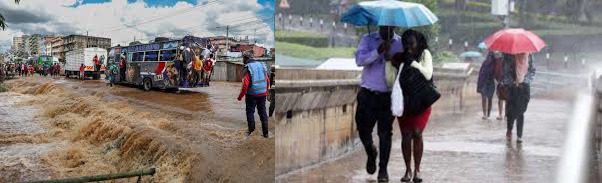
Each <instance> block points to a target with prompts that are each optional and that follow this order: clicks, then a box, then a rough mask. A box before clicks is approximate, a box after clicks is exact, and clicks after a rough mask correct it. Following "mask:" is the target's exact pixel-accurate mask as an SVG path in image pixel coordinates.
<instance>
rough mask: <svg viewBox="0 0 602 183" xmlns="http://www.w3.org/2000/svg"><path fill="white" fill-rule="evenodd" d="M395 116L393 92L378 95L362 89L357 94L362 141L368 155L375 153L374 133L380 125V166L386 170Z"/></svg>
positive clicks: (356, 116)
mask: <svg viewBox="0 0 602 183" xmlns="http://www.w3.org/2000/svg"><path fill="white" fill-rule="evenodd" d="M394 119H395V118H394V117H393V114H392V113H391V92H385V93H377V92H372V91H370V90H368V89H366V88H362V89H361V90H360V91H359V93H358V94H357V111H356V113H355V122H356V124H357V131H358V133H359V135H360V140H361V141H362V144H363V145H364V149H365V150H366V153H367V154H368V155H372V154H374V153H376V152H374V150H375V149H374V143H373V142H372V131H373V129H374V125H376V124H378V129H377V131H378V139H379V151H380V153H379V155H380V161H379V164H378V166H379V167H380V168H381V169H386V168H387V164H388V163H389V154H390V153H391V136H393V132H392V131H393V120H394Z"/></svg>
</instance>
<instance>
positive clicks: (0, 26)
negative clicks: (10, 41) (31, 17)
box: [0, 0, 21, 30]
mask: <svg viewBox="0 0 602 183" xmlns="http://www.w3.org/2000/svg"><path fill="white" fill-rule="evenodd" d="M20 1H21V0H15V3H17V4H19V2H20ZM0 29H2V30H4V29H6V20H5V19H4V16H2V14H0Z"/></svg>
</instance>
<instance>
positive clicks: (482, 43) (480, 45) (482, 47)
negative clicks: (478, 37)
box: [477, 42, 487, 50]
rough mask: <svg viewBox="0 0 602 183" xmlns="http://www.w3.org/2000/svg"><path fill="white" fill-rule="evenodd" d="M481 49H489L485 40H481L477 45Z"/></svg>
mask: <svg viewBox="0 0 602 183" xmlns="http://www.w3.org/2000/svg"><path fill="white" fill-rule="evenodd" d="M477 47H478V48H479V49H483V50H484V49H487V45H486V44H485V42H481V43H479V45H478V46H477Z"/></svg>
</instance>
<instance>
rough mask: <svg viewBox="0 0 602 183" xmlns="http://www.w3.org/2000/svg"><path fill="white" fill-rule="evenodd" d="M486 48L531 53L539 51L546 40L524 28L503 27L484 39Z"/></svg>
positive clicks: (505, 51)
mask: <svg viewBox="0 0 602 183" xmlns="http://www.w3.org/2000/svg"><path fill="white" fill-rule="evenodd" d="M485 44H487V48H488V49H489V50H492V51H501V52H504V53H510V54H515V53H533V52H539V51H540V50H541V49H542V48H543V47H545V46H546V42H544V41H543V40H541V38H539V36H537V35H535V34H534V33H533V32H531V31H527V30H525V29H503V30H499V31H497V32H496V33H494V34H493V35H491V36H489V37H488V38H487V39H485Z"/></svg>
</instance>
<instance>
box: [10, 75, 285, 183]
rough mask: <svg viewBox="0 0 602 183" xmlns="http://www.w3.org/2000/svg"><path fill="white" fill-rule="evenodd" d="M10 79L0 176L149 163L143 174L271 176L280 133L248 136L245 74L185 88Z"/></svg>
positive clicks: (223, 178)
mask: <svg viewBox="0 0 602 183" xmlns="http://www.w3.org/2000/svg"><path fill="white" fill-rule="evenodd" d="M7 85H8V87H9V89H10V91H9V92H6V93H0V101H2V102H0V182H15V181H25V180H41V179H51V178H52V179H56V178H67V177H74V176H84V175H97V174H106V173H114V172H125V171H131V170H138V169H144V168H150V167H155V168H157V174H156V175H155V176H153V177H148V176H147V177H145V178H144V180H143V182H273V181H274V158H273V154H274V138H271V139H264V138H263V137H261V136H259V133H255V134H254V135H253V136H251V137H250V138H248V139H247V138H245V135H244V134H245V132H246V118H245V114H244V102H238V101H236V99H235V98H236V97H237V94H238V89H239V88H238V87H239V84H238V83H219V82H215V83H214V84H212V86H211V87H208V88H202V89H200V92H184V91H183V92H179V93H175V92H161V91H150V92H144V91H142V90H140V89H138V88H132V87H127V86H117V87H114V88H109V87H106V86H105V84H104V83H103V82H101V81H78V80H70V79H63V78H60V79H51V78H41V77H37V76H35V77H30V78H24V79H16V80H10V81H7ZM270 122H271V121H270ZM273 128H274V127H273V125H272V124H271V125H270V129H271V130H273ZM257 129H260V126H257ZM127 181H135V179H134V178H132V179H129V180H128V179H123V180H120V181H115V182H127Z"/></svg>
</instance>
